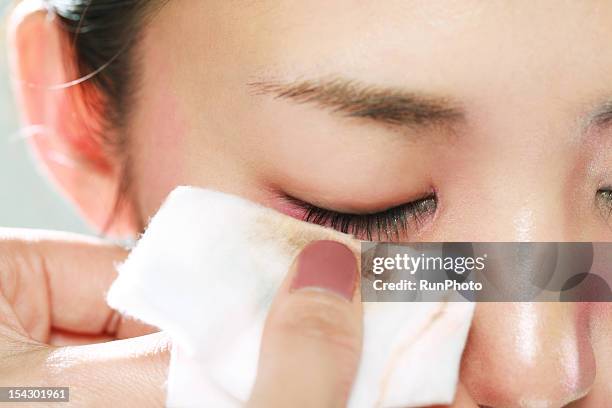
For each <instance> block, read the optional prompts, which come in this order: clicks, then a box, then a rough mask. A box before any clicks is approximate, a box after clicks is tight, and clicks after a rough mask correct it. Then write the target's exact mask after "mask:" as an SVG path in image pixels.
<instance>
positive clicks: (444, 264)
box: [372, 253, 487, 275]
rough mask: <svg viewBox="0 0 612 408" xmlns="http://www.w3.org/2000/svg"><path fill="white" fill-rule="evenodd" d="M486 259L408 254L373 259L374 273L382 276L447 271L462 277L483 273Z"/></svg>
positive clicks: (480, 257) (484, 256)
mask: <svg viewBox="0 0 612 408" xmlns="http://www.w3.org/2000/svg"><path fill="white" fill-rule="evenodd" d="M486 258H487V254H484V255H483V256H478V257H470V256H466V257H451V256H428V255H425V254H423V253H422V254H420V255H419V256H413V255H408V254H396V255H395V256H389V257H382V256H379V257H375V258H374V259H372V272H373V273H374V274H375V275H380V274H383V273H385V272H387V271H407V272H409V273H410V274H411V275H414V274H415V273H416V272H417V271H439V270H447V271H454V272H455V273H457V274H460V275H461V274H464V273H465V272H467V271H473V270H477V271H482V270H483V269H484V268H485V266H486V265H485V260H486Z"/></svg>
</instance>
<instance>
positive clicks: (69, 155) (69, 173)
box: [9, 1, 135, 236]
mask: <svg viewBox="0 0 612 408" xmlns="http://www.w3.org/2000/svg"><path fill="white" fill-rule="evenodd" d="M72 45H73V44H72V40H71V39H70V36H69V35H68V34H67V33H66V32H64V31H63V30H62V29H61V25H60V22H59V21H58V18H57V17H54V16H53V14H52V13H50V12H49V11H47V10H46V9H44V8H43V7H40V4H39V2H31V1H25V2H22V3H20V4H19V6H18V7H17V8H16V9H15V11H14V12H13V15H12V18H11V20H10V25H9V53H10V58H11V65H12V73H13V84H14V89H15V94H16V97H17V100H18V104H19V107H20V110H21V115H22V122H23V125H24V132H25V133H26V135H27V136H28V137H27V139H28V141H29V143H30V146H31V147H32V151H33V153H34V156H35V157H36V159H37V161H38V162H39V163H40V164H41V167H42V168H43V169H44V170H45V172H46V173H47V175H48V176H49V177H50V179H51V180H52V181H53V182H54V183H55V184H56V185H57V186H58V187H59V188H60V190H62V192H64V193H65V195H67V197H68V198H69V199H70V200H71V201H72V202H73V203H74V204H75V205H76V206H77V207H78V208H79V210H80V212H81V213H82V214H83V216H84V217H85V218H86V219H87V220H88V221H89V222H90V223H91V224H92V225H93V226H94V227H95V228H97V229H98V230H102V229H105V228H107V227H108V231H107V232H109V233H112V234H114V235H121V236H124V235H130V234H133V233H134V232H135V231H134V228H133V225H135V222H134V221H135V220H134V217H133V215H132V214H131V211H130V210H129V208H130V207H131V206H130V204H129V202H127V203H126V202H125V201H123V202H124V203H125V204H124V205H122V206H121V208H116V205H115V204H116V201H117V198H118V197H117V194H118V193H119V190H120V186H121V178H122V177H123V174H122V173H123V171H122V163H120V162H119V159H114V158H113V157H112V155H110V154H108V150H107V149H106V148H105V146H104V143H103V140H102V139H103V137H102V132H104V131H105V130H106V129H105V128H104V126H103V124H102V123H101V121H102V118H101V117H100V115H99V114H97V113H99V112H98V111H99V109H94V108H93V107H96V108H99V107H100V104H103V103H104V98H103V96H102V95H101V94H100V92H99V91H98V89H97V88H96V87H95V85H94V84H93V83H92V82H87V81H85V82H83V83H78V82H79V81H77V79H78V76H79V75H78V70H77V69H76V68H75V67H76V64H75V62H74V59H75V58H74V49H73V46H72ZM124 199H125V197H124ZM114 211H117V212H116V213H114V214H113V212H114ZM111 216H112V217H113V222H112V224H110V225H109V224H108V222H109V220H110V219H111Z"/></svg>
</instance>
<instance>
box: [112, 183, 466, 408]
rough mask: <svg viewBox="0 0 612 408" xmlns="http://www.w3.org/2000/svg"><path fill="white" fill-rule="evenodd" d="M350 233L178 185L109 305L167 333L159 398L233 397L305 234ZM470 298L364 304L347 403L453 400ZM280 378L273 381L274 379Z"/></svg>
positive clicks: (245, 383)
mask: <svg viewBox="0 0 612 408" xmlns="http://www.w3.org/2000/svg"><path fill="white" fill-rule="evenodd" d="M318 239H333V240H336V241H340V242H343V243H345V244H347V245H348V246H349V247H350V248H351V249H353V251H355V253H356V254H357V255H358V254H359V241H357V240H354V239H352V238H351V237H350V236H348V235H345V234H341V233H338V232H336V231H333V230H330V229H327V228H323V227H319V226H315V225H311V224H308V223H305V222H302V221H298V220H295V219H293V218H291V217H288V216H286V215H283V214H280V213H278V212H276V211H274V210H271V209H268V208H265V207H262V206H260V205H257V204H254V203H252V202H249V201H247V200H244V199H242V198H239V197H236V196H232V195H228V194H224V193H220V192H216V191H210V190H204V189H200V188H194V187H179V188H177V189H176V190H174V191H173V192H172V193H171V194H170V196H169V197H168V198H167V200H166V202H165V203H164V205H163V206H162V208H161V209H160V210H159V212H158V213H157V214H156V215H155V217H153V219H152V221H151V223H150V225H149V227H148V228H147V231H146V233H145V234H144V235H143V236H142V238H141V239H140V240H139V242H138V244H137V245H136V247H135V248H134V249H133V250H132V252H131V254H130V256H129V257H128V259H127V260H126V261H125V263H123V264H122V265H120V266H119V277H118V278H117V280H116V281H115V283H114V284H113V286H112V287H111V289H110V292H109V294H108V303H109V304H110V306H111V307H113V308H115V309H118V310H119V311H121V312H123V313H125V314H127V315H130V316H132V317H135V318H138V319H140V320H142V321H144V322H146V323H149V324H151V325H154V326H157V327H159V328H160V329H162V330H164V331H165V332H167V333H168V334H169V335H170V337H171V338H172V341H173V350H172V357H171V362H170V372H169V378H168V397H167V406H169V407H181V408H182V407H208V406H211V407H213V406H214V407H235V406H241V405H242V404H243V403H244V402H245V401H247V400H248V397H249V395H250V392H251V388H252V386H253V384H254V381H255V375H256V368H257V360H258V355H259V346H260V342H261V335H262V330H263V324H264V321H265V318H266V314H267V311H268V309H269V306H270V303H271V301H272V299H273V297H274V295H275V292H276V290H277V289H278V287H279V286H280V284H281V282H282V280H283V279H284V277H285V275H286V273H287V271H288V269H289V267H290V265H291V263H292V261H293V259H294V257H295V256H296V255H297V254H298V252H299V251H300V249H301V248H303V247H304V246H305V245H306V244H307V243H309V242H311V241H313V240H318ZM472 313H473V304H471V303H446V302H437V303H433V302H432V303H399V302H396V303H391V302H389V303H364V338H363V352H362V360H361V363H360V367H359V371H358V375H357V378H356V380H355V384H354V386H353V390H352V393H351V396H350V400H349V407H355V408H360V407H374V406H380V407H397V406H402V407H415V406H427V405H434V404H448V403H450V402H452V400H453V397H454V394H455V389H456V385H457V379H458V371H459V362H460V359H461V354H462V351H463V348H464V346H465V341H466V337H467V332H468V329H469V326H470V322H471V318H472ZM283 381H286V379H279V386H281V383H282V382H283Z"/></svg>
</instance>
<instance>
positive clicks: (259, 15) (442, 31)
mask: <svg viewBox="0 0 612 408" xmlns="http://www.w3.org/2000/svg"><path fill="white" fill-rule="evenodd" d="M155 23H156V24H158V25H160V26H164V25H165V28H166V31H165V32H164V33H165V34H167V36H166V38H167V40H168V41H173V40H174V41H187V42H183V43H181V48H182V49H183V51H185V52H188V51H189V48H194V49H198V50H199V51H200V53H199V55H201V56H206V55H207V54H208V53H214V54H217V55H216V56H217V57H221V56H223V55H226V56H231V57H232V58H233V57H235V56H236V55H239V57H240V58H241V60H244V61H245V62H247V61H248V62H251V63H252V66H258V65H261V66H265V67H266V68H265V69H275V68H276V69H278V70H293V71H294V72H296V74H297V73H299V72H300V71H304V72H310V71H312V70H317V71H320V72H321V73H325V72H330V73H336V71H337V70H340V69H342V70H343V72H346V71H349V73H351V74H353V75H354V76H372V75H376V76H377V77H379V78H380V80H381V81H385V80H393V81H394V82H397V80H398V79H399V78H402V77H404V78H405V77H409V78H410V79H411V80H412V81H418V80H427V82H428V83H432V81H433V83H439V82H442V83H444V82H447V80H446V79H445V78H447V77H448V73H449V72H455V73H456V75H461V76H463V77H466V79H468V78H469V77H470V76H471V75H469V74H470V73H473V72H475V71H478V72H482V71H491V74H490V75H489V76H490V77H491V78H492V79H493V78H496V77H508V76H513V77H516V76H521V75H522V74H524V72H531V73H538V72H547V73H548V74H549V75H547V76H546V78H542V77H535V74H534V75H531V77H532V81H533V82H534V83H542V81H543V80H544V82H547V81H548V82H549V81H557V82H559V81H561V80H567V79H569V78H563V75H568V76H569V75H571V78H573V79H579V78H581V77H584V78H589V77H590V75H592V74H593V73H594V72H585V71H584V69H585V67H587V66H591V67H592V68H591V69H596V68H595V66H600V67H601V66H609V63H610V62H611V61H612V59H611V58H610V56H611V55H612V53H611V52H610V51H609V41H610V38H611V35H612V24H611V23H612V3H611V2H609V1H605V0H601V1H597V0H593V1H584V2H566V1H563V2H560V1H557V0H543V1H538V2H530V1H513V2H506V1H483V0H481V1H474V0H454V1H451V0H448V1H399V0H385V1H347V0H331V1H330V0H314V1H308V2H304V1H291V0H282V1H278V0H275V1H246V0H239V1H238V0H232V1H215V2H180V1H171V2H169V4H168V5H167V6H166V8H165V9H164V11H162V13H161V16H160V18H159V19H158V20H157V21H156V22H155ZM175 44H176V43H175ZM232 51H233V52H232ZM232 54H234V55H232ZM191 55H192V56H193V55H196V53H195V52H194V50H191ZM551 73H552V74H554V75H553V77H552V78H551V77H550V74H551ZM476 76H477V77H479V78H480V79H482V77H481V76H480V73H479V74H477V75H476ZM576 76H577V77H578V78H576ZM509 79H510V78H509Z"/></svg>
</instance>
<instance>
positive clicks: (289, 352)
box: [249, 241, 362, 407]
mask: <svg viewBox="0 0 612 408" xmlns="http://www.w3.org/2000/svg"><path fill="white" fill-rule="evenodd" d="M358 283H359V273H358V266H357V259H356V258H355V255H354V254H353V252H352V251H351V250H350V249H349V248H347V247H346V246H345V245H343V244H340V243H338V242H335V241H316V242H313V243H311V244H309V245H307V246H306V247H305V248H304V249H303V250H302V251H301V253H300V254H299V255H298V257H297V259H296V260H295V262H294V264H293V266H292V270H291V272H290V273H289V276H288V278H287V280H286V281H285V282H284V284H283V286H282V287H281V290H280V291H279V293H278V295H277V297H276V299H275V300H274V303H273V305H272V308H271V311H270V314H269V315H268V319H267V321H266V326H265V328H264V334H263V340H262V348H261V354H260V361H259V368H258V374H257V380H256V382H255V387H254V389H253V394H252V395H251V400H250V404H249V406H252V407H275V406H279V407H281V406H283V407H284V406H293V407H303V406H308V407H334V406H344V405H346V401H347V399H348V395H349V392H350V389H351V386H352V384H353V380H354V377H355V374H356V371H357V367H358V363H359V357H360V353H361V337H362V314H361V301H360V296H359V290H356V288H358Z"/></svg>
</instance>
